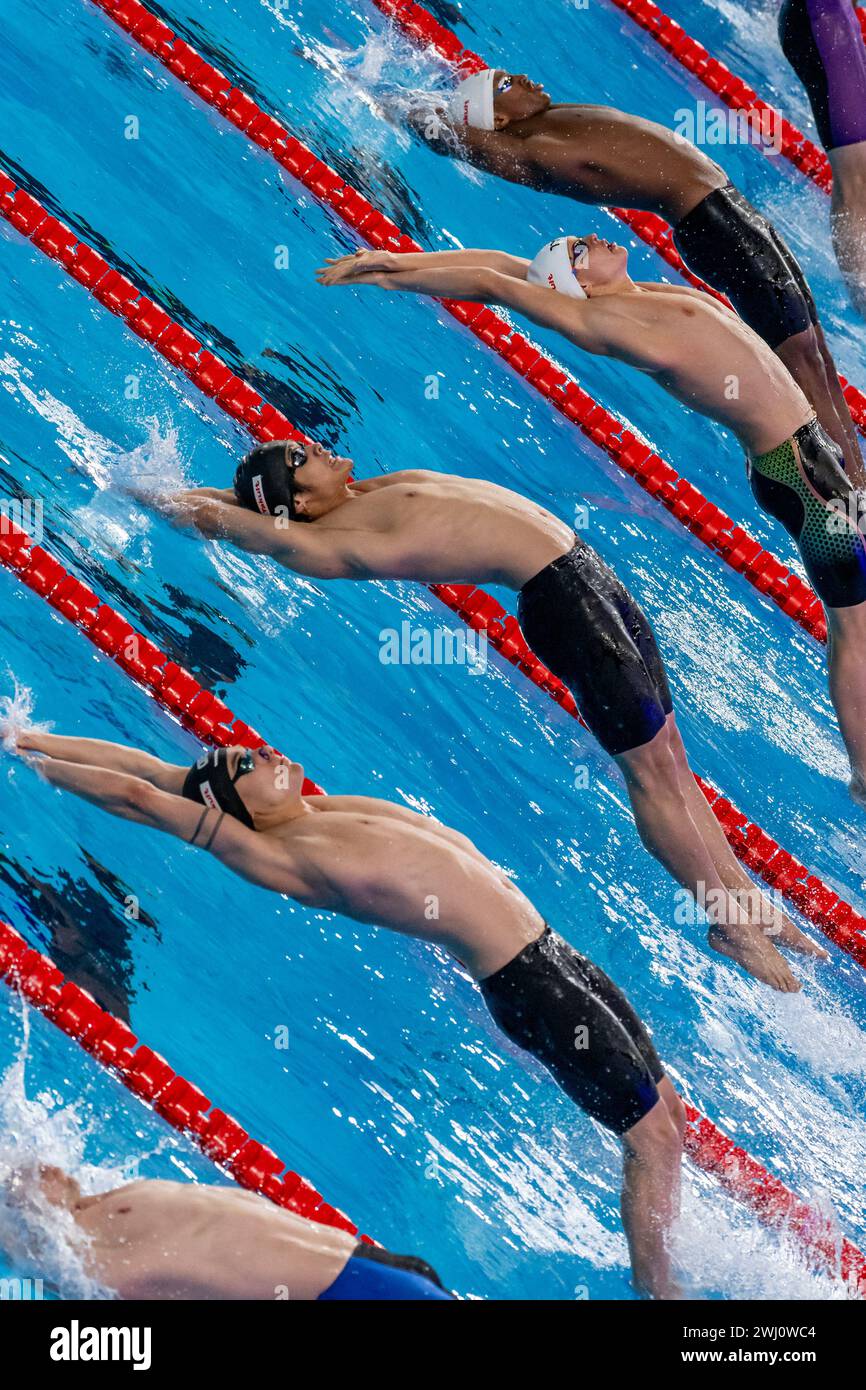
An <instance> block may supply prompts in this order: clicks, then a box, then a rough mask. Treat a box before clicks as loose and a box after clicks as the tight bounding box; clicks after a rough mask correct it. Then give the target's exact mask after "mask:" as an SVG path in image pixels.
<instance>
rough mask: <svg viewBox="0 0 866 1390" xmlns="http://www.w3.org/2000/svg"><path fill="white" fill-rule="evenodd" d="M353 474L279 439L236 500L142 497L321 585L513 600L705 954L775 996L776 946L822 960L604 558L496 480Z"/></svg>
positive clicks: (343, 463) (782, 971) (314, 448)
mask: <svg viewBox="0 0 866 1390" xmlns="http://www.w3.org/2000/svg"><path fill="white" fill-rule="evenodd" d="M351 468H352V462H351V460H350V459H345V458H340V457H339V456H337V455H335V454H332V453H329V452H328V451H327V450H325V449H323V448H322V447H321V446H319V445H312V444H311V445H309V446H304V445H301V444H298V443H291V442H289V441H285V440H281V441H276V442H274V443H272V444H268V445H263V446H259V447H258V448H256V449H254V450H253V451H252V453H251V454H249V455H248V456H247V458H246V459H244V460H243V462H242V463H241V464H240V466H239V468H238V469H237V471H236V474H235V485H234V489H225V490H220V489H215V488H205V489H202V490H198V491H197V490H192V491H187V492H182V493H178V494H173V495H168V496H166V497H165V498H163V499H162V501H159V500H158V499H156V500H155V499H149V500H151V501H152V502H154V504H155V505H157V506H159V507H160V509H161V510H162V511H163V512H164V514H165V515H167V516H168V517H169V518H170V519H171V520H172V521H173V522H175V523H176V524H179V525H191V526H193V527H195V529H196V530H197V531H198V532H199V533H200V534H202V535H205V536H212V537H216V538H219V539H222V540H228V541H230V542H232V543H233V544H235V545H237V546H240V547H241V548H243V549H244V550H248V551H252V552H253V553H255V554H259V555H270V556H272V557H273V558H274V559H276V560H278V561H279V562H280V563H281V564H283V565H285V566H286V567H287V568H288V569H292V570H295V571H296V572H298V573H301V574H309V575H314V576H315V577H316V578H319V579H339V578H343V579H394V578H400V579H415V580H418V581H423V582H425V583H428V584H429V583H434V584H435V583H453V582H457V581H460V582H467V581H472V582H473V583H476V584H483V583H488V582H489V583H495V584H502V585H505V586H507V587H508V588H511V589H515V590H517V591H518V592H519V595H520V597H519V607H518V615H519V619H520V624H521V626H522V628H523V632H524V636H525V637H526V640H527V642H528V643H529V645H530V647H532V649H533V650H534V651H535V652H536V653H537V654H538V656H539V657H540V658H541V660H542V661H543V662H544V663H545V664H546V665H547V667H548V668H549V669H550V670H551V671H553V673H554V674H555V675H556V676H558V677H559V679H560V680H562V681H563V682H564V683H565V684H566V685H567V686H568V687H569V689H570V690H571V691H572V693H573V695H574V697H575V700H576V702H577V705H578V708H579V709H580V712H581V714H582V715H583V718H584V719H585V721H586V723H587V726H588V727H589V729H590V732H591V733H592V734H594V735H595V737H596V738H597V739H598V741H599V743H600V744H601V746H602V747H603V748H604V750H605V751H606V752H607V753H609V754H610V755H611V756H612V757H613V758H614V759H615V760H616V762H617V763H618V765H619V767H620V769H621V770H622V772H623V774H624V776H625V781H626V787H627V789H628V793H629V798H630V800H631V806H632V811H633V813H634V817H635V822H636V824H637V828H638V832H639V834H640V837H641V840H642V841H643V844H644V845H645V846H646V848H647V849H648V850H649V851H650V853H651V854H653V855H654V856H655V858H656V859H658V861H659V863H661V864H662V865H663V866H664V867H665V868H666V869H667V870H668V872H669V873H670V874H672V875H673V877H674V878H675V879H676V880H677V882H678V883H680V884H682V886H683V887H684V888H686V889H687V890H688V891H689V892H690V893H691V894H692V896H693V897H695V896H697V897H701V890H700V888H699V885H712V895H710V894H709V893H708V894H707V898H705V899H704V900H705V901H707V900H709V901H710V902H712V903H713V904H714V906H713V907H712V909H711V910H710V911H709V912H708V914H707V915H708V920H709V927H710V930H709V942H710V945H711V946H712V947H713V949H714V950H717V951H721V952H722V953H723V954H725V955H727V956H729V957H731V959H733V960H735V961H737V962H738V963H739V964H740V965H742V966H743V968H744V969H746V970H748V971H749V973H750V974H752V975H755V976H756V977H757V978H758V979H760V980H763V981H764V982H765V983H767V984H770V985H772V986H773V987H774V988H775V989H779V990H783V991H789V992H791V991H794V990H797V989H799V985H798V983H797V980H796V979H795V977H794V975H793V974H792V972H791V971H790V970H789V968H788V965H787V963H786V962H785V960H784V958H783V957H782V955H781V954H780V953H779V951H778V950H777V949H776V944H778V945H782V946H787V947H791V948H793V949H794V950H799V951H803V952H806V953H807V954H813V955H824V952H823V951H821V950H820V948H819V947H816V946H815V945H814V944H813V943H812V942H811V941H810V940H809V939H808V937H806V936H804V935H803V933H802V932H800V931H798V930H797V928H796V927H795V926H794V924H793V922H791V920H790V919H789V918H788V917H787V916H786V915H785V914H784V913H781V912H777V911H776V910H775V909H774V908H773V907H772V906H771V904H770V902H769V900H768V899H766V898H764V897H763V896H762V895H761V894H760V893H757V892H756V891H755V888H754V885H753V883H752V881H751V879H750V878H749V876H748V874H747V873H746V871H745V870H744V869H743V867H742V865H741V864H740V862H739V860H738V859H737V858H736V856H735V854H734V852H733V850H732V849H731V847H730V845H729V844H728V842H727V840H726V839H725V836H724V833H723V831H722V829H721V826H720V825H719V823H718V821H717V820H716V817H715V816H714V815H713V812H712V810H711V809H710V807H709V806H708V804H707V801H706V798H705V797H704V795H703V793H702V792H701V790H700V787H699V786H698V785H697V783H696V781H695V779H694V777H693V775H692V773H691V771H690V769H689V765H688V759H687V757H686V750H685V747H684V746H683V741H682V738H681V737H680V733H679V730H678V728H677V724H676V718H675V715H674V712H673V702H672V699H671V693H670V689H669V687H668V681H667V676H666V675H665V669H664V665H663V662H662V658H661V654H660V652H659V649H658V646H657V645H656V641H655V637H654V636H653V633H652V629H651V628H650V625H649V623H648V621H647V619H646V617H645V616H644V614H643V612H642V611H641V609H640V608H639V607H638V605H637V603H636V602H635V600H634V599H633V598H632V596H631V594H629V592H628V591H627V590H626V589H625V587H624V586H623V585H622V584H621V583H620V581H619V580H618V579H617V577H616V575H615V574H613V572H612V571H611V570H610V569H609V568H608V567H607V565H606V564H605V563H604V561H603V560H602V559H601V556H599V555H598V554H597V553H596V552H595V551H594V550H593V549H592V548H591V547H590V546H588V545H587V544H586V542H585V541H583V540H581V539H580V538H579V537H578V536H577V535H576V534H575V532H574V531H573V530H572V529H571V527H569V526H567V525H566V524H565V523H564V522H562V521H560V520H559V519H558V518H557V517H555V516H553V515H552V513H550V512H548V511H545V509H544V508H543V507H539V506H538V505H537V504H536V503H534V502H530V501H529V500H528V499H527V498H525V497H521V496H520V495H519V494H518V493H515V492H511V491H509V490H508V489H507V488H504V487H499V486H497V485H496V484H494V483H488V482H485V481H483V480H481V479H478V478H461V477H456V476H454V475H450V474H443V473H433V472H425V471H423V470H411V471H407V472H398V473H391V474H387V475H385V476H384V477H378V478H373V479H369V480H367V481H364V482H359V483H356V482H352V481H350V472H351ZM705 891H706V890H705ZM746 905H748V906H746ZM774 943H776V944H774Z"/></svg>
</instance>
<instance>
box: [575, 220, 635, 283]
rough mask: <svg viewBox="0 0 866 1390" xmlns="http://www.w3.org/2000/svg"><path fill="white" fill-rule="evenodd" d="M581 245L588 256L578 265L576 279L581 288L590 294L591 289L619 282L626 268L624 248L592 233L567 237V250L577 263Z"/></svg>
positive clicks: (626, 261)
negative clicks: (585, 249)
mask: <svg viewBox="0 0 866 1390" xmlns="http://www.w3.org/2000/svg"><path fill="white" fill-rule="evenodd" d="M581 245H583V246H585V247H586V248H587V251H588V253H589V254H588V256H587V257H586V258H585V259H584V261H583V264H578V265H577V266H576V267H575V268H576V270H577V278H578V280H579V281H580V284H581V285H582V286H583V288H584V289H585V290H586V291H587V292H588V293H589V294H591V293H592V291H593V289H600V288H601V287H602V286H603V285H610V284H613V283H614V282H615V281H616V280H621V279H622V277H623V276H624V275H625V273H626V268H627V266H628V251H627V249H626V248H625V247H624V246H620V245H619V244H618V243H617V242H615V241H603V240H602V238H601V237H597V236H596V235H595V233H594V232H590V234H589V236H583V237H573V236H572V237H569V238H568V250H569V255H570V256H571V258H572V263H574V261H575V259H577V260H578V261H579V255H576V253H579V251H580V247H581Z"/></svg>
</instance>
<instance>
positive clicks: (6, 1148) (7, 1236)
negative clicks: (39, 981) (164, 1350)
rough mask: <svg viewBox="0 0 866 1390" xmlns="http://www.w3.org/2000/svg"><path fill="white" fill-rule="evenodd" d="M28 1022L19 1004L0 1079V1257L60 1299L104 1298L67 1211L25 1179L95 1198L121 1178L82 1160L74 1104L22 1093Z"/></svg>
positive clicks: (82, 1133)
mask: <svg viewBox="0 0 866 1390" xmlns="http://www.w3.org/2000/svg"><path fill="white" fill-rule="evenodd" d="M29 1044H30V1019H29V1014H28V1012H27V1009H26V1008H25V1007H23V1006H22V1040H21V1045H20V1047H19V1049H18V1053H17V1056H16V1057H15V1060H14V1061H13V1062H12V1063H11V1065H10V1066H9V1067H8V1068H7V1070H6V1072H5V1073H4V1075H3V1076H2V1078H0V1251H2V1252H3V1255H4V1256H5V1261H6V1263H7V1264H11V1266H12V1268H13V1269H14V1271H15V1272H16V1273H17V1274H19V1275H21V1276H24V1277H26V1278H30V1279H41V1280H42V1281H43V1284H44V1285H45V1286H47V1287H48V1288H50V1289H53V1290H55V1291H56V1292H57V1293H58V1294H59V1295H60V1296H61V1297H63V1298H76V1299H78V1298H86V1299H95V1298H101V1299H105V1298H111V1297H113V1295H112V1293H111V1291H110V1290H108V1289H105V1288H103V1287H102V1286H101V1285H100V1284H99V1283H98V1282H97V1281H95V1280H94V1279H93V1278H91V1276H90V1275H89V1274H88V1272H87V1270H86V1268H85V1258H86V1253H87V1247H86V1243H85V1241H84V1239H83V1237H82V1235H81V1232H80V1231H79V1230H78V1228H77V1226H76V1224H75V1222H74V1220H73V1218H72V1216H71V1215H70V1213H69V1212H65V1211H61V1210H59V1209H58V1208H56V1207H54V1206H52V1205H51V1204H49V1203H48V1202H47V1201H46V1200H45V1198H44V1197H43V1196H42V1195H41V1193H40V1192H39V1190H38V1187H37V1185H36V1184H35V1183H34V1182H33V1181H32V1179H33V1178H34V1177H35V1176H36V1175H37V1174H38V1171H39V1168H40V1166H41V1165H43V1164H50V1165H52V1166H56V1167H58V1168H60V1169H62V1170H63V1171H64V1172H66V1173H69V1174H70V1175H72V1176H74V1177H76V1178H77V1179H78V1181H79V1182H80V1184H81V1187H82V1190H84V1191H87V1192H95V1191H101V1190H105V1188H107V1187H113V1186H116V1185H117V1184H118V1182H119V1181H121V1180H123V1176H124V1175H121V1174H120V1173H119V1171H118V1170H110V1169H106V1168H105V1167H101V1168H94V1167H93V1166H92V1165H90V1164H87V1163H86V1162H85V1161H84V1150H85V1145H86V1142H87V1137H88V1130H87V1126H86V1124H85V1122H84V1119H83V1117H82V1115H81V1114H80V1113H79V1112H78V1110H77V1109H76V1107H75V1106H74V1105H64V1104H63V1102H62V1100H61V1098H60V1096H59V1095H57V1094H56V1093H53V1092H50V1091H47V1090H46V1091H43V1092H42V1093H41V1094H40V1095H38V1096H36V1097H34V1098H32V1099H31V1097H29V1096H28V1095H27V1085H26V1063H27V1057H28V1050H29Z"/></svg>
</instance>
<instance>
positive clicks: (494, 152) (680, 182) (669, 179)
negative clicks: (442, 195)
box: [454, 104, 728, 222]
mask: <svg viewBox="0 0 866 1390" xmlns="http://www.w3.org/2000/svg"><path fill="white" fill-rule="evenodd" d="M454 134H455V138H456V139H457V141H458V143H459V145H460V147H461V148H462V150H463V152H464V153H465V155H466V157H467V159H469V161H470V162H471V163H473V164H476V165H477V166H478V167H479V168H482V169H487V170H489V172H491V173H495V174H498V175H500V176H501V177H502V178H507V179H510V180H511V181H512V182H515V183H525V184H529V185H530V186H531V187H533V188H538V189H540V190H542V191H546V192H551V193H560V194H563V195H565V196H567V197H570V198H574V199H575V200H576V201H577V202H581V203H589V204H594V205H599V204H601V205H605V206H625V207H638V208H641V209H643V210H645V211H647V212H654V213H656V215H657V216H659V217H664V218H666V219H667V220H668V221H669V222H678V221H679V220H680V219H681V218H683V217H685V216H686V214H687V213H689V212H691V211H692V209H693V208H694V207H696V206H697V204H698V203H699V202H701V200H702V199H703V198H705V197H706V196H707V194H708V193H711V192H713V190H714V189H716V188H723V187H724V186H725V184H726V183H727V182H728V179H727V175H726V174H725V172H724V170H723V169H721V168H720V167H719V165H718V164H715V163H714V162H713V161H712V160H711V159H708V158H707V156H706V155H705V154H703V153H702V152H701V151H700V150H699V149H697V148H696V147H695V146H694V145H692V144H690V143H689V142H688V141H687V140H684V139H682V138H681V137H680V136H678V135H677V134H676V133H675V132H674V131H671V130H669V129H667V127H666V126H662V125H659V124H657V122H655V121H647V120H644V119H643V118H642V117H640V116H633V115H630V114H629V113H628V112H625V111H618V110H617V109H616V108H614V107H610V106H590V105H582V104H561V105H552V106H550V107H548V109H547V110H546V111H542V112H540V113H539V114H538V115H535V116H530V117H529V118H528V119H526V120H520V121H512V122H511V123H510V124H509V125H508V126H507V127H506V128H505V129H504V130H496V131H484V130H478V129H477V128H474V127H471V126H467V127H463V128H461V129H460V130H459V131H456V132H455V133H454Z"/></svg>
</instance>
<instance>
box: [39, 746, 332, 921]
mask: <svg viewBox="0 0 866 1390" xmlns="http://www.w3.org/2000/svg"><path fill="white" fill-rule="evenodd" d="M38 770H39V775H40V776H41V777H42V778H43V780H44V781H46V782H49V783H50V784H51V785H52V786H53V787H57V788H58V789H59V790H60V791H69V792H74V794H75V795H76V796H80V797H81V798H82V800H83V801H89V802H91V803H92V804H93V805H94V806H99V807H101V809H102V810H103V811H108V812H109V814H110V815H112V816H117V817H118V818H119V819H120V820H128V821H134V822H136V823H137V824H139V825H145V826H149V827H150V828H151V829H153V830H161V831H163V832H164V834H166V835H174V836H175V838H176V839H178V840H185V841H186V842H187V843H188V844H196V845H197V846H201V847H204V848H206V849H208V850H209V851H210V853H211V854H212V855H213V856H214V858H216V859H219V860H220V861H221V862H222V863H223V864H225V865H226V866H227V867H228V868H230V869H233V870H234V872H235V873H237V874H240V875H241V877H242V878H246V879H248V880H249V881H250V882H251V883H256V884H258V886H259V887H260V888H270V889H272V890H273V891H274V892H276V893H287V894H288V895H289V896H290V897H292V898H298V899H299V900H301V901H304V900H305V899H306V898H309V891H310V890H309V884H308V882H307V879H306V878H305V875H304V872H303V867H302V865H301V863H300V861H299V860H298V859H297V856H295V855H294V854H293V852H292V849H291V846H289V845H287V844H285V842H284V841H279V842H275V841H274V840H273V839H272V838H271V837H270V836H268V835H260V834H259V833H258V832H257V831H255V830H250V829H248V828H247V826H245V825H242V824H241V822H240V821H239V820H235V819H234V817H233V816H229V815H223V814H222V813H221V812H219V811H213V810H209V809H207V808H205V807H203V806H199V805H197V803H196V802H194V801H189V800H187V798H186V797H183V796H175V795H173V794H172V793H171V792H164V791H160V789H159V788H158V787H155V786H153V784H152V783H151V782H146V781H145V780H144V779H143V778H141V777H130V776H129V774H128V773H125V772H111V771H109V770H107V769H106V768H102V767H87V766H84V765H82V764H81V763H70V762H64V761H62V760H61V759H59V758H58V759H49V760H46V761H45V762H42V763H40V764H39V769H38Z"/></svg>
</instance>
